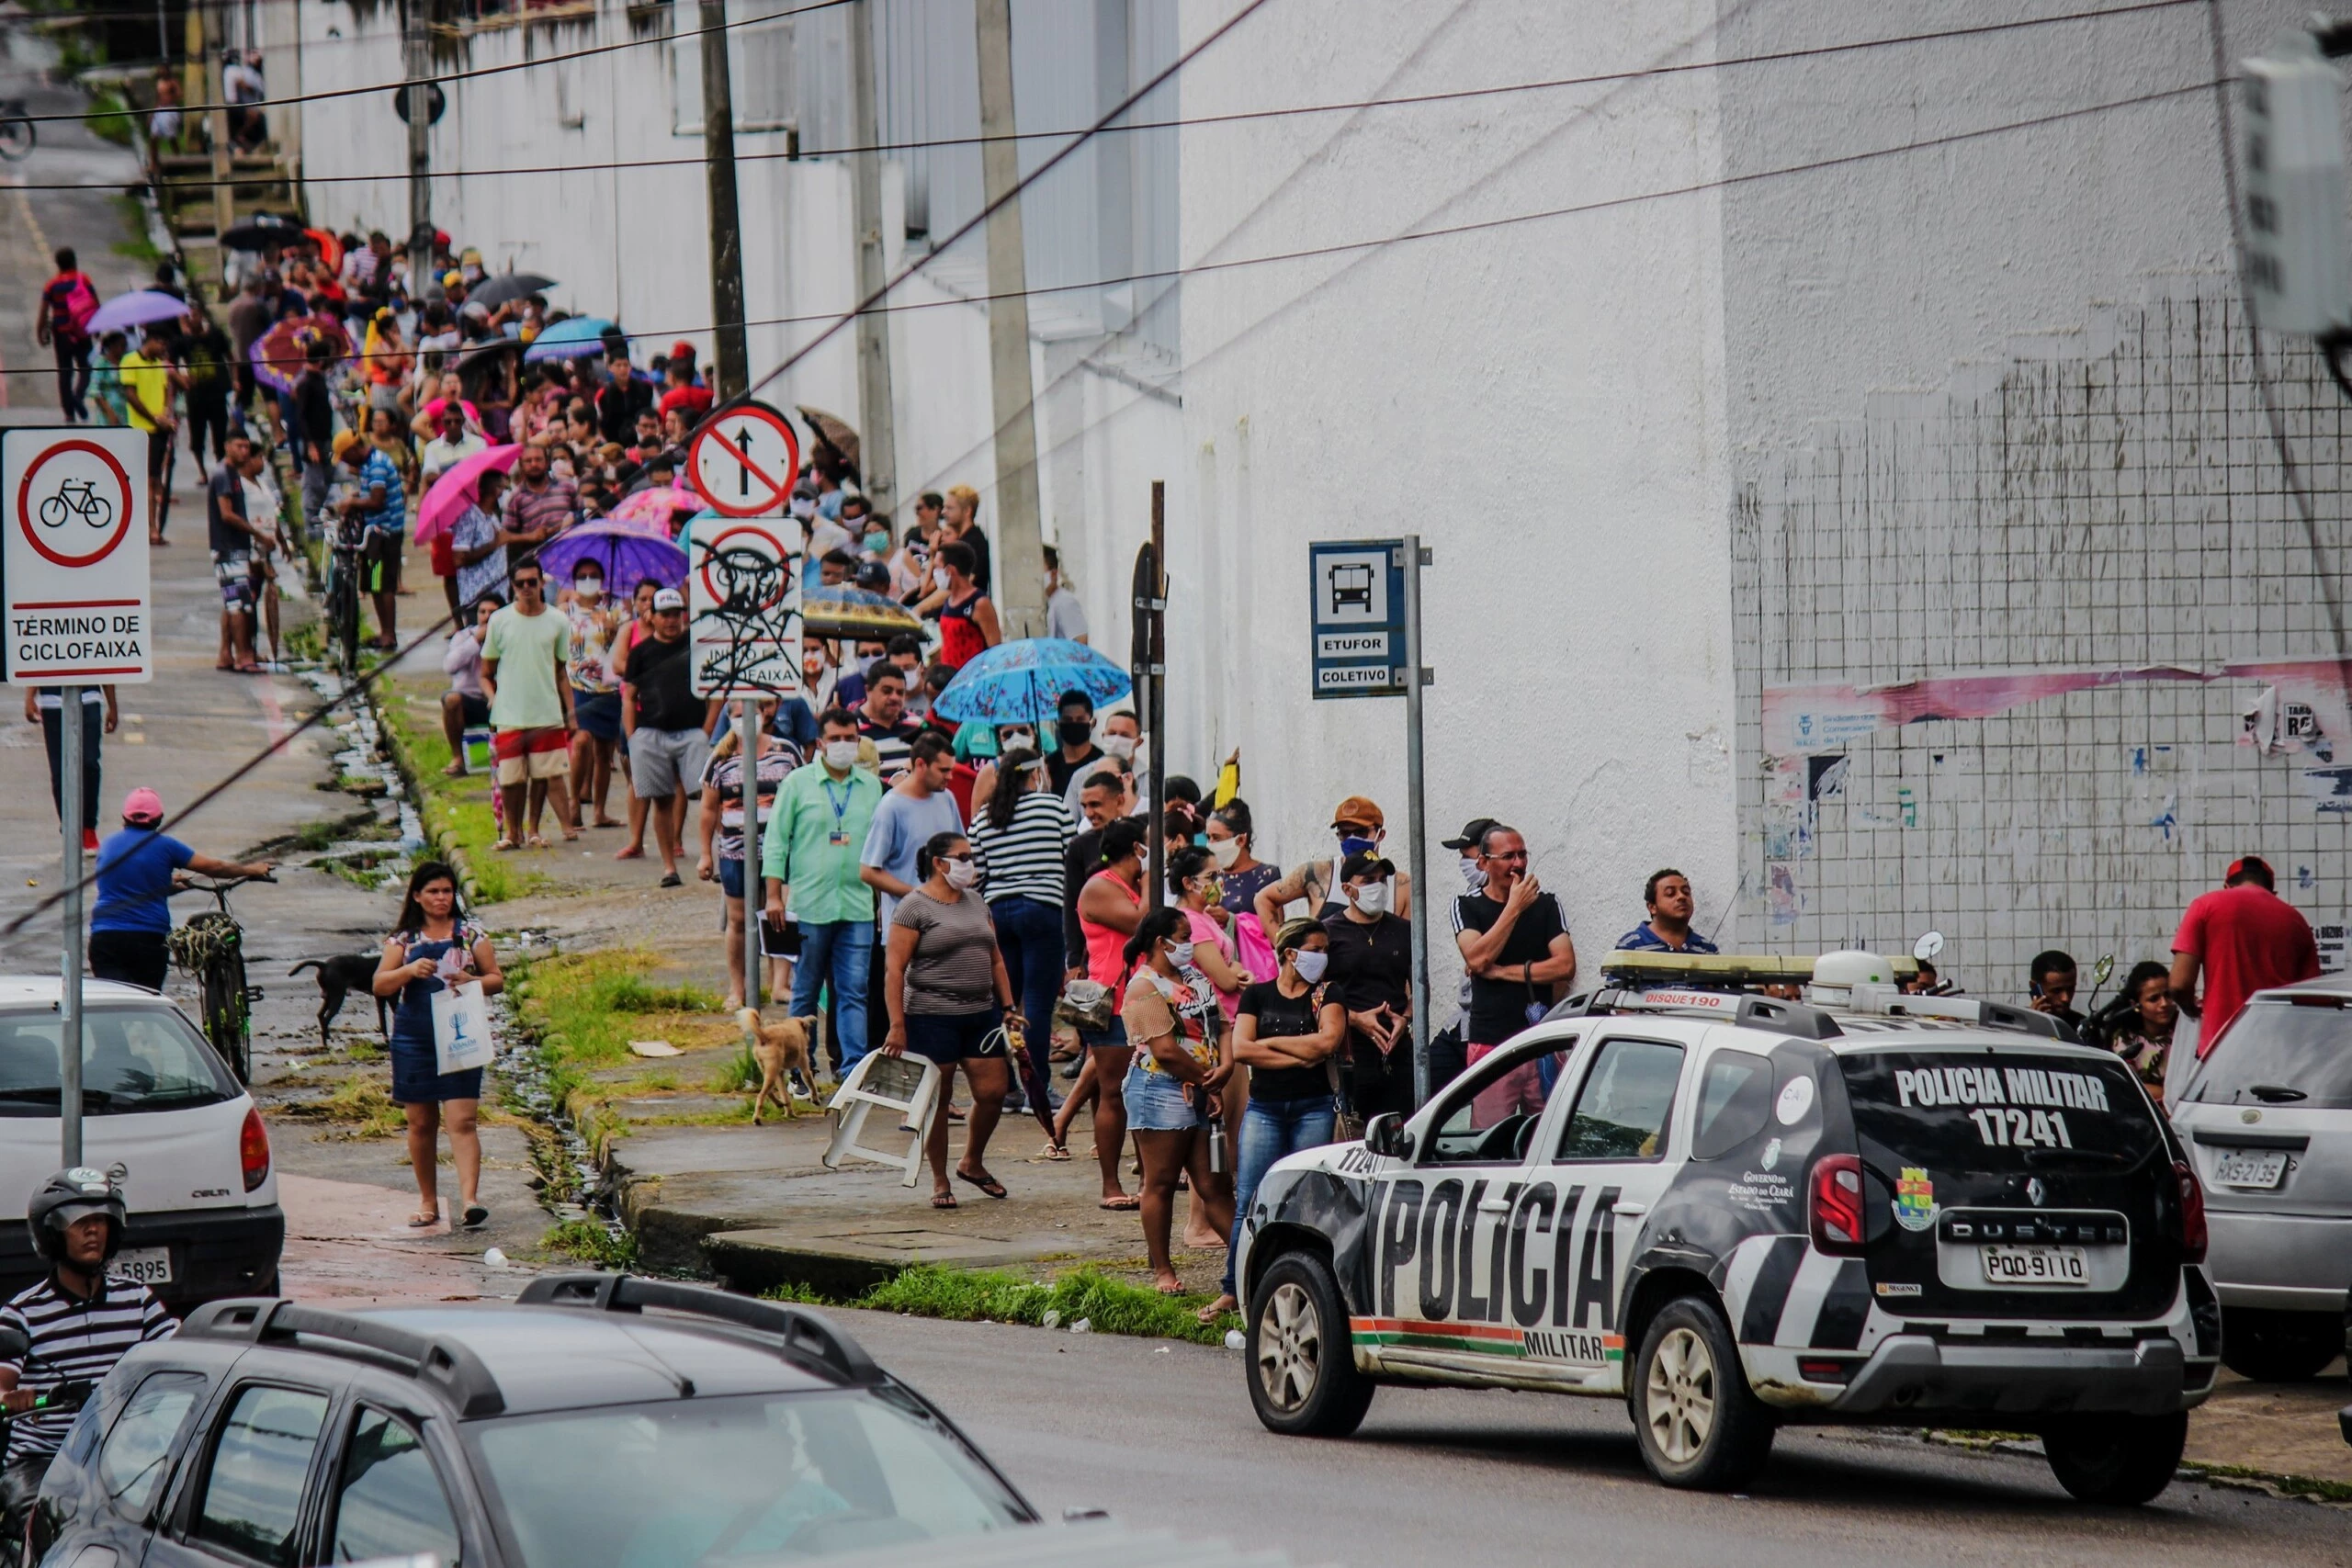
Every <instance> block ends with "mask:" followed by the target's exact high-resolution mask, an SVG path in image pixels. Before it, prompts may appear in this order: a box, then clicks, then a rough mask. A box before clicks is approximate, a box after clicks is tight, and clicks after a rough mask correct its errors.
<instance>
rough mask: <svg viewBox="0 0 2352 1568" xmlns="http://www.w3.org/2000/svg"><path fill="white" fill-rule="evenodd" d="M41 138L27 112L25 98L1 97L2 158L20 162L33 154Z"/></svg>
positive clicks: (0, 143)
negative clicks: (35, 143) (34, 145)
mask: <svg viewBox="0 0 2352 1568" xmlns="http://www.w3.org/2000/svg"><path fill="white" fill-rule="evenodd" d="M39 140H40V136H39V133H38V132H37V131H36V130H35V129H34V126H33V121H32V119H31V118H30V117H29V116H28V115H27V114H26V113H25V100H24V99H22V98H0V158H6V160H7V161H8V162H10V163H11V164H20V163H22V162H24V161H25V159H26V158H27V157H28V156H30V155H31V153H32V150H33V143H34V142H35V141H39Z"/></svg>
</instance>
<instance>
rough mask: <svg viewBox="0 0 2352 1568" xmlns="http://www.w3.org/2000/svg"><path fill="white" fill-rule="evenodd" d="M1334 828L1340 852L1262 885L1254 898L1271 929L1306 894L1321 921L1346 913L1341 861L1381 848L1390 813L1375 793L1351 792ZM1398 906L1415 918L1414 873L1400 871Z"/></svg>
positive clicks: (1312, 913)
mask: <svg viewBox="0 0 2352 1568" xmlns="http://www.w3.org/2000/svg"><path fill="white" fill-rule="evenodd" d="M1331 832H1332V834H1333V835H1334V836H1335V837H1336V838H1337V839H1338V840H1339V852H1338V853H1336V854H1334V855H1333V856H1332V857H1331V858H1330V859H1329V860H1314V861H1309V862H1307V863H1306V864H1304V865H1301V866H1299V867H1297V868H1296V869H1295V870H1294V871H1292V873H1291V874H1289V875H1288V876H1285V877H1283V879H1282V880H1281V881H1279V882H1276V883H1273V884H1272V885H1271V886H1267V887H1265V888H1263V889H1261V891H1260V892H1259V894H1258V896H1257V897H1256V898H1255V899H1253V900H1252V901H1251V908H1253V909H1255V910H1256V912H1257V916H1258V921H1259V923H1260V924H1261V925H1262V926H1264V927H1265V928H1266V929H1267V930H1268V931H1273V930H1275V929H1276V928H1277V927H1279V926H1280V925H1281V924H1282V922H1283V915H1284V912H1285V911H1287V910H1288V909H1289V908H1290V907H1291V905H1292V904H1294V903H1296V902H1298V901H1300V900H1302V899H1303V900H1305V901H1306V910H1307V917H1308V918H1309V919H1313V920H1316V921H1318V922H1319V921H1324V920H1328V919H1331V917H1332V916H1334V915H1339V914H1344V913H1345V912H1346V910H1347V906H1346V905H1345V904H1344V903H1342V902H1341V901H1340V864H1341V863H1343V862H1344V861H1345V860H1346V859H1347V857H1348V856H1350V855H1351V854H1355V853H1358V852H1363V853H1368V854H1378V853H1379V852H1380V846H1381V842H1382V840H1385V839H1386V838H1387V837H1388V818H1387V817H1386V816H1385V814H1384V813H1383V812H1382V811H1381V809H1380V807H1379V804H1378V803H1377V802H1375V801H1374V800H1373V799H1372V798H1371V797H1370V796H1368V795H1350V796H1348V798H1347V799H1345V800H1343V801H1341V802H1340V804H1339V806H1338V807H1337V808H1335V809H1334V810H1333V811H1332V813H1331ZM1395 908H1396V910H1397V914H1398V915H1400V916H1402V917H1404V918H1405V919H1411V918H1412V914H1413V879H1412V878H1411V877H1409V876H1406V875H1402V874H1399V875H1398V876H1397V892H1396V897H1395Z"/></svg>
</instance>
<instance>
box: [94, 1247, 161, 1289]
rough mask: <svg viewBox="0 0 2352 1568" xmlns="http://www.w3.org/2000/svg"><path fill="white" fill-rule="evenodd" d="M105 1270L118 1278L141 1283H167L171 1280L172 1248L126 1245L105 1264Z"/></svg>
mask: <svg viewBox="0 0 2352 1568" xmlns="http://www.w3.org/2000/svg"><path fill="white" fill-rule="evenodd" d="M107 1273H109V1274H112V1275H113V1276H114V1277H115V1278H116V1279H118V1280H138V1281H139V1282H140V1283H141V1284H142V1285H168V1284H170V1283H171V1282H172V1249H171V1248H170V1247H125V1248H123V1249H122V1250H121V1251H120V1252H118V1253H116V1254H115V1255H114V1258H113V1260H112V1261H111V1262H109V1263H108V1264H107Z"/></svg>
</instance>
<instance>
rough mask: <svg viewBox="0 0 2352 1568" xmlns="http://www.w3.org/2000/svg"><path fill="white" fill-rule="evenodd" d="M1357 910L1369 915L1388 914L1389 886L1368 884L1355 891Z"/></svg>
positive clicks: (1381, 883) (1378, 883)
mask: <svg viewBox="0 0 2352 1568" xmlns="http://www.w3.org/2000/svg"><path fill="white" fill-rule="evenodd" d="M1355 898H1356V908H1359V909H1362V910H1363V912H1364V913H1365V914H1367V915H1385V914H1386V913H1387V912H1388V884H1386V883H1385V882H1367V883H1365V884H1363V886H1360V887H1358V888H1357V889H1356V890H1355Z"/></svg>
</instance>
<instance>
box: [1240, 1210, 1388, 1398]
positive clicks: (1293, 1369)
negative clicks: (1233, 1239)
mask: <svg viewBox="0 0 2352 1568" xmlns="http://www.w3.org/2000/svg"><path fill="white" fill-rule="evenodd" d="M1248 1349H1249V1356H1250V1404H1251V1405H1253V1406H1254V1407H1255V1408H1256V1409H1257V1412H1258V1419H1259V1420H1260V1421H1261V1422H1262V1423H1264V1425H1265V1427H1266V1428H1267V1429H1268V1430H1269V1431H1274V1432H1281V1433H1284V1434H1286V1435H1289V1436H1293V1437H1313V1438H1344V1437H1346V1436H1347V1435H1348V1434H1349V1433H1351V1432H1352V1431H1354V1430H1355V1429H1356V1427H1358V1426H1359V1425H1360V1424H1362V1422H1363V1416H1364V1412H1365V1410H1367V1409H1368V1408H1370V1406H1371V1404H1372V1395H1373V1384H1372V1382H1371V1380H1370V1379H1368V1378H1366V1377H1364V1376H1363V1373H1361V1372H1359V1371H1356V1364H1355V1351H1354V1348H1353V1347H1352V1345H1351V1342H1350V1340H1349V1337H1348V1314H1347V1308H1346V1307H1345V1306H1343V1305H1341V1304H1340V1290H1339V1286H1338V1284H1337V1283H1336V1282H1335V1281H1334V1280H1332V1278H1331V1271H1330V1270H1329V1269H1327V1268H1325V1267H1324V1265H1323V1263H1322V1260H1321V1259H1319V1258H1314V1257H1312V1256H1309V1255H1307V1254H1305V1253H1290V1254H1287V1255H1286V1256H1284V1257H1282V1258H1276V1259H1275V1260H1274V1263H1273V1265H1272V1267H1271V1268H1269V1269H1267V1270H1266V1273H1265V1277H1264V1278H1263V1279H1261V1280H1259V1282H1258V1287H1257V1289H1256V1290H1254V1291H1253V1292H1250V1337H1249V1346H1248Z"/></svg>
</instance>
